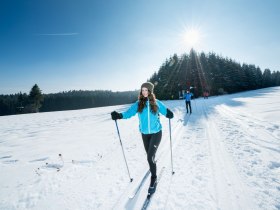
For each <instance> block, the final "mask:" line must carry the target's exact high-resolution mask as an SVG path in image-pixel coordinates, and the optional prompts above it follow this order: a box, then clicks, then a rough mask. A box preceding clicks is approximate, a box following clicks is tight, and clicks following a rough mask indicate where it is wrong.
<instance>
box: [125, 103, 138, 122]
mask: <svg viewBox="0 0 280 210" xmlns="http://www.w3.org/2000/svg"><path fill="white" fill-rule="evenodd" d="M137 109H138V101H136V102H135V103H134V104H132V105H131V107H130V108H129V109H128V110H127V111H125V112H123V113H122V115H123V119H128V118H131V117H132V116H134V115H135V114H136V113H137Z"/></svg>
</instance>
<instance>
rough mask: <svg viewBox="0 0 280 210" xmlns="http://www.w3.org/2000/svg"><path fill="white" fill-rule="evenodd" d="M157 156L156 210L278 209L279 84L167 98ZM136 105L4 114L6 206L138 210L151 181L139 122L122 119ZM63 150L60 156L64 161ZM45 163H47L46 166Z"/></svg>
mask: <svg viewBox="0 0 280 210" xmlns="http://www.w3.org/2000/svg"><path fill="white" fill-rule="evenodd" d="M164 103H165V104H166V105H167V106H168V107H169V108H171V110H173V111H174V113H175V117H174V118H173V119H172V120H171V127H172V147H173V167H174V171H175V174H174V175H171V171H172V169H171V156H170V154H171V153H170V139H169V127H168V126H169V124H168V123H169V121H168V119H166V118H165V117H161V122H162V124H163V138H162V142H161V144H160V147H159V150H158V152H157V158H156V159H158V171H161V168H162V167H165V170H164V171H163V173H162V177H161V180H160V182H159V184H158V189H157V192H156V193H155V194H154V196H153V198H152V200H151V203H150V206H149V209H174V210H175V209H176V210H177V209H188V210H189V209H199V210H200V209H207V210H209V209H220V210H228V209H238V210H240V209H246V210H247V209H280V129H279V127H280V87H275V88H266V89H261V90H255V91H248V92H243V93H238V94H232V95H225V96H219V97H210V98H209V99H202V98H200V99H196V100H193V101H192V107H193V114H192V115H191V116H190V115H187V114H186V111H185V107H184V101H182V100H177V101H164ZM128 107H129V105H122V106H111V107H103V108H93V109H84V110H76V111H61V112H49V113H36V114H25V115H14V116H3V117H0V209H5V210H6V209H7V210H9V209H40V210H41V209H85V210H88V209H106V210H107V209H141V206H142V205H143V202H144V199H145V197H146V194H147V188H148V185H149V179H150V177H148V178H147V179H145V180H144V181H145V182H144V185H143V187H142V188H141V189H140V191H139V193H138V194H137V195H136V196H135V197H134V199H129V196H130V195H131V194H132V192H133V190H134V189H135V188H136V186H137V184H138V183H139V182H140V181H141V180H142V178H143V176H144V174H145V173H146V171H147V169H148V164H147V161H146V156H145V151H144V147H143V144H142V139H141V135H140V133H139V131H138V118H137V117H133V118H131V119H129V120H120V121H118V126H119V130H120V134H121V139H122V143H123V146H124V151H125V155H126V158H127V162H128V166H129V170H130V173H131V176H132V177H133V179H134V181H133V182H132V183H130V182H129V177H128V174H127V169H126V166H125V162H124V159H123V154H122V150H121V146H120V141H119V138H118V135H117V131H116V125H115V122H114V121H112V120H111V119H110V112H111V111H113V110H117V111H123V110H126V109H127V108H128ZM59 154H62V155H61V156H59ZM46 163H47V164H46Z"/></svg>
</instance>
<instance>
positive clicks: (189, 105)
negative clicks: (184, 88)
mask: <svg viewBox="0 0 280 210" xmlns="http://www.w3.org/2000/svg"><path fill="white" fill-rule="evenodd" d="M188 107H190V113H192V106H191V101H186V109H187V113H188V112H189V108H188Z"/></svg>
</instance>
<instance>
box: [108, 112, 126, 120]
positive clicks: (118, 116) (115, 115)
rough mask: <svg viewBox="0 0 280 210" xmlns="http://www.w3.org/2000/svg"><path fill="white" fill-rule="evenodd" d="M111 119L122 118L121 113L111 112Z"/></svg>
mask: <svg viewBox="0 0 280 210" xmlns="http://www.w3.org/2000/svg"><path fill="white" fill-rule="evenodd" d="M111 117H112V120H119V119H122V118H123V115H122V113H118V112H116V111H113V112H111Z"/></svg>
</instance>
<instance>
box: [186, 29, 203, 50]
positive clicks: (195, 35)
mask: <svg viewBox="0 0 280 210" xmlns="http://www.w3.org/2000/svg"><path fill="white" fill-rule="evenodd" d="M183 39H184V42H185V43H187V44H188V45H189V46H192V47H194V46H196V45H198V44H199V43H200V41H201V33H200V32H199V30H197V29H193V28H192V29H189V30H187V31H186V32H185V33H184V35H183Z"/></svg>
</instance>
